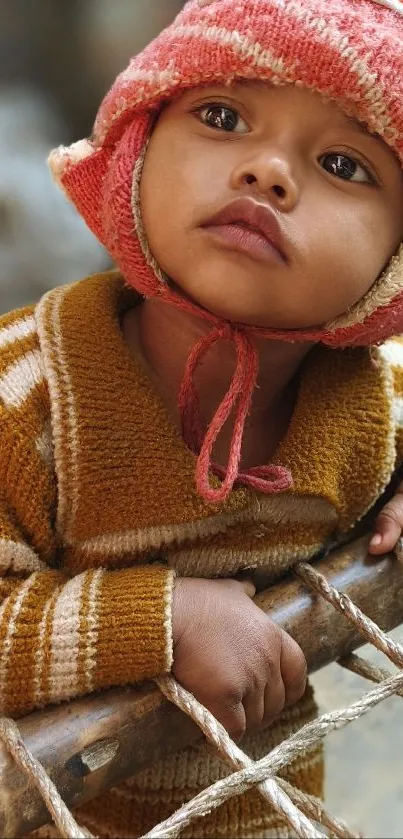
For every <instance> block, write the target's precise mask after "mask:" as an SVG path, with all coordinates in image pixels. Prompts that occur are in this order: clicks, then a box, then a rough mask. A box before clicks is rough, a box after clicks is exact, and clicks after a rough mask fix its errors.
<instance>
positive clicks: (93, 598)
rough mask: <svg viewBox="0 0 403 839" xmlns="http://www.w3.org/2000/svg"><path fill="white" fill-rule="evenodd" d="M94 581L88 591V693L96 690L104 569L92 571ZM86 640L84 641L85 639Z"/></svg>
mask: <svg viewBox="0 0 403 839" xmlns="http://www.w3.org/2000/svg"><path fill="white" fill-rule="evenodd" d="M91 573H92V580H91V583H90V586H89V591H88V601H89V603H88V614H87V626H88V636H87V638H86V639H85V641H86V648H85V677H86V689H87V691H88V692H90V691H91V690H94V687H95V685H94V679H93V677H94V670H95V667H96V663H97V640H98V612H97V603H98V593H99V590H100V587H101V583H102V580H103V577H104V574H105V571H104V569H103V568H99V569H98V570H97V571H92V572H91ZM83 640H84V639H83Z"/></svg>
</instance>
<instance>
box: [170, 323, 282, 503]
mask: <svg viewBox="0 0 403 839" xmlns="http://www.w3.org/2000/svg"><path fill="white" fill-rule="evenodd" d="M221 340H226V341H230V342H231V343H232V344H233V346H234V348H235V351H236V366H235V371H234V374H233V377H232V380H231V383H230V386H229V388H228V391H227V393H226V394H225V396H224V398H223V400H222V401H221V403H220V405H219V407H218V409H217V411H216V413H215V415H214V417H213V419H212V421H211V423H210V425H209V427H208V429H207V432H206V433H205V431H204V429H203V427H202V421H201V416H200V406H199V398H198V394H197V390H196V386H195V382H194V375H195V371H196V368H197V367H198V365H199V364H200V362H201V361H202V359H203V357H204V356H205V355H206V353H207V352H208V351H209V350H210V349H211V348H212V347H213V346H214V344H216V343H217V342H218V341H221ZM258 369H259V360H258V353H257V350H256V349H255V347H254V346H253V344H252V342H251V340H250V339H249V337H248V335H247V334H246V333H245V332H243V331H242V330H241V329H237V328H235V327H232V326H231V325H230V324H224V325H222V326H221V325H220V326H216V327H215V328H214V329H212V331H211V332H210V333H209V334H208V335H206V336H204V337H203V338H201V339H200V340H199V341H198V342H197V343H196V344H195V346H194V347H193V349H192V351H191V353H190V355H189V358H188V360H187V364H186V369H185V373H184V377H183V381H182V384H181V388H180V392H179V400H178V402H179V410H180V415H181V421H182V434H183V437H184V440H185V442H186V444H187V445H188V446H189V448H190V449H191V450H192V451H193V452H195V453H197V454H198V459H197V465H196V484H197V489H198V491H199V493H200V494H201V495H202V497H203V498H204V499H206V501H213V502H219V501H225V499H226V498H227V497H228V495H229V493H230V492H231V490H232V488H233V486H234V484H235V483H236V482H238V483H242V484H244V485H245V486H249V487H252V488H253V489H256V490H258V491H260V492H264V493H266V494H269V493H275V492H282V491H284V490H286V489H289V488H290V487H291V486H292V476H291V473H290V471H289V470H288V469H286V468H285V467H283V466H274V465H268V466H253V467H251V468H249V469H247V470H245V471H240V470H239V463H240V458H241V446H242V438H243V432H244V428H245V422H246V417H247V415H248V413H249V410H250V406H251V402H252V394H253V391H254V389H255V386H256V381H257V375H258ZM233 410H235V420H234V431H233V434H232V439H231V445H230V452H229V459H228V465H227V467H226V469H224V468H223V467H222V466H219V465H218V464H216V463H214V462H213V460H212V454H213V447H214V444H215V442H216V440H217V438H218V436H219V434H220V432H221V430H222V428H223V427H224V424H225V423H226V422H227V420H228V418H229V417H230V415H231V413H232V411H233ZM210 469H213V471H214V472H215V473H216V474H217V475H219V476H220V477H221V478H223V480H222V483H221V485H220V486H219V487H216V486H211V484H210V476H209V472H210Z"/></svg>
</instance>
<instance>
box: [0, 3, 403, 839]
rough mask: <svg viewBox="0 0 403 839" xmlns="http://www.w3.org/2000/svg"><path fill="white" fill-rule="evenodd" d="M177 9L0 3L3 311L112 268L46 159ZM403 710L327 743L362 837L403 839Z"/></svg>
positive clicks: (332, 699)
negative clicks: (49, 290) (60, 286)
mask: <svg viewBox="0 0 403 839" xmlns="http://www.w3.org/2000/svg"><path fill="white" fill-rule="evenodd" d="M182 5H183V3H182V0H0V313H1V312H5V311H9V310H10V309H12V308H15V307H17V306H22V305H25V304H27V303H30V302H33V301H35V300H37V299H38V298H39V297H40V295H41V294H43V293H44V292H45V291H46V290H47V289H49V288H51V287H52V286H54V285H60V284H62V283H67V282H70V281H73V280H76V279H80V278H81V277H83V276H85V275H86V274H87V273H90V272H92V271H97V270H102V269H103V268H106V267H107V266H108V265H109V261H108V257H107V255H106V254H105V252H104V251H103V249H102V248H101V246H100V245H99V244H98V243H97V241H96V240H95V238H94V237H93V236H92V234H91V233H90V232H89V231H88V230H87V228H86V227H85V225H84V223H83V222H82V221H81V220H80V219H79V218H78V216H77V215H76V213H75V212H74V210H73V209H72V207H71V206H70V205H69V204H68V203H67V201H66V200H65V198H64V197H63V195H62V193H61V192H59V190H58V189H57V188H56V186H54V184H53V182H52V180H51V177H50V174H49V173H48V169H47V165H46V157H47V155H48V152H49V150H50V149H51V148H52V147H53V146H55V145H58V144H60V143H63V144H68V143H69V142H72V141H74V140H77V139H80V138H82V137H85V136H88V135H89V134H90V132H91V129H92V123H93V120H94V116H95V113H96V110H97V106H98V104H99V102H100V100H101V98H102V96H103V95H104V93H105V92H106V91H107V89H108V88H109V86H110V85H111V83H112V81H113V79H114V78H115V76H116V74H117V73H118V72H119V71H120V70H121V69H123V68H124V67H125V65H126V63H127V62H128V59H129V58H130V56H131V55H133V54H134V53H136V52H137V51H139V50H140V49H141V48H142V47H143V46H144V45H145V44H146V43H147V42H148V41H149V40H150V39H151V38H152V37H153V36H154V35H156V34H157V33H158V32H159V31H160V30H161V29H162V28H163V27H164V26H166V25H167V24H168V23H169V22H170V21H171V20H172V19H173V17H174V16H175V14H176V13H177V12H178V11H179V9H180V8H181V6H182ZM394 637H395V638H400V640H402V638H403V635H402V631H401V630H400V633H394ZM365 652H366V653H368V649H365ZM370 655H371V656H372V658H373V659H374V660H377V661H378V659H377V656H376V654H374V653H373V652H372V651H370ZM378 658H379V657H378ZM313 681H314V684H315V687H316V689H317V698H318V701H319V705H320V709H321V710H322V711H329V710H332V709H334V708H340V707H342V706H343V705H347V704H349V703H350V702H352V701H354V700H355V699H356V698H358V696H360V695H361V694H362V693H363V692H364V691H365V690H366V689H367V687H368V685H367V683H364V682H363V681H361V680H360V679H359V678H358V677H356V676H353V675H351V674H348V673H346V672H345V671H342V670H341V668H338V667H337V665H331V666H330V667H328V668H325V669H324V670H322V671H321V672H320V673H318V674H316V675H315V676H314V678H313ZM402 710H403V705H402V700H401V698H400V697H399V698H393V699H390V700H388V701H387V702H385V703H383V704H382V705H381V706H379V707H378V708H377V709H376V710H375V711H373V712H372V713H371V714H369V715H368V716H367V717H365V718H363V719H361V720H359V722H356V723H354V724H353V725H351V726H349V727H348V728H346V729H344V730H343V731H342V732H338V733H335V734H333V735H332V736H331V737H330V738H328V739H327V741H326V765H327V773H326V779H327V780H326V804H327V807H328V809H329V810H330V811H331V812H332V813H334V814H335V815H337V814H338V815H339V816H340V817H342V818H345V819H346V820H347V822H348V823H349V824H350V825H351V826H352V827H353V828H358V827H359V828H361V829H362V830H363V831H364V835H365V836H366V837H381V836H391V837H403V772H402V762H401V759H402V754H403V725H402Z"/></svg>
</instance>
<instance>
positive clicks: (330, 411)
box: [37, 272, 395, 552]
mask: <svg viewBox="0 0 403 839" xmlns="http://www.w3.org/2000/svg"><path fill="white" fill-rule="evenodd" d="M139 299H140V298H139V296H138V295H137V294H136V293H135V292H133V291H132V290H129V289H127V288H126V287H125V285H124V282H123V280H122V278H121V277H120V275H119V274H117V273H116V272H111V273H108V274H102V275H96V276H93V277H90V278H88V279H86V280H83V281H81V282H79V283H76V284H74V285H72V286H67V287H62V288H59V289H56V290H54V291H52V292H50V293H49V294H47V295H46V296H45V298H43V300H42V301H41V303H40V304H39V306H38V309H37V319H38V326H39V333H40V340H41V346H42V351H43V356H44V363H45V369H46V373H47V378H48V382H49V389H50V396H51V404H52V422H53V432H54V441H55V457H56V470H57V479H58V488H59V505H58V517H57V524H58V530H59V533H60V535H61V537H62V538H63V540H64V541H65V542H66V543H68V544H71V545H81V546H83V545H88V546H92V547H94V546H96V545H98V546H100V547H101V545H103V546H104V547H105V545H106V544H107V541H108V539H109V540H110V541H111V544H112V543H113V545H114V550H119V551H122V552H127V551H130V550H133V551H139V552H141V551H145V552H147V551H150V550H152V549H153V548H155V549H157V548H158V547H159V546H160V545H161V544H164V543H165V544H169V543H172V542H175V541H176V542H183V541H187V540H193V539H195V538H197V537H203V536H211V535H214V533H219V532H223V531H224V530H225V529H226V528H228V527H230V526H231V525H233V524H237V523H239V522H241V521H245V522H247V521H259V520H265V519H270V515H271V510H272V509H274V507H276V508H278V507H279V505H280V506H284V508H285V510H286V509H287V505H291V506H292V507H293V508H295V504H296V503H299V501H301V503H303V504H304V505H305V509H306V510H307V514H308V515H309V505H310V504H311V505H312V504H315V502H320V503H321V504H322V505H323V504H324V505H325V506H327V508H328V513H329V519H331V520H332V521H334V522H335V523H336V525H337V527H338V528H340V529H347V528H348V527H350V525H351V524H352V523H353V522H354V521H355V520H357V518H360V517H361V516H362V515H364V513H365V512H366V511H367V510H368V509H369V508H370V507H371V506H372V504H373V503H374V501H375V500H376V498H377V497H379V495H380V494H381V492H382V491H383V489H384V488H385V487H386V485H387V484H388V482H389V480H390V477H391V475H392V472H393V468H394V462H395V443H394V422H393V386H392V377H391V371H390V368H389V367H388V365H387V363H386V362H385V361H384V360H383V359H382V357H381V356H380V354H379V353H378V352H377V351H376V350H375V351H374V350H373V349H372V350H369V349H367V348H354V349H347V350H332V349H326V348H324V347H322V346H320V345H318V346H317V347H315V348H314V349H313V350H312V351H311V353H310V354H309V356H308V357H307V359H306V361H305V363H304V367H303V371H302V374H301V380H300V387H299V393H298V397H297V403H296V407H295V410H294V414H293V417H292V420H291V423H290V426H289V429H288V431H287V434H286V436H285V438H284V440H283V441H282V443H281V444H280V446H279V448H278V451H277V453H276V457H275V462H276V463H278V464H281V465H284V466H286V467H288V468H289V469H290V470H291V472H292V474H293V478H294V487H293V489H292V490H291V491H289V492H287V493H285V494H283V495H281V496H277V497H272V496H262V495H261V494H257V493H256V492H254V491H252V490H249V489H246V488H244V487H239V488H237V489H235V490H234V491H233V492H232V493H231V495H230V497H229V498H228V500H227V501H225V502H223V503H221V504H208V503H206V502H204V501H203V499H201V498H200V497H199V496H198V495H197V492H196V487H195V480H194V472H195V463H196V458H195V456H194V455H193V453H192V452H191V451H190V450H189V449H188V448H187V446H186V445H185V443H184V441H183V440H182V438H181V437H180V435H179V434H178V432H177V431H176V429H175V428H174V427H173V424H172V423H171V421H170V419H169V417H168V415H167V412H166V409H165V407H164V405H163V404H162V401H161V399H160V398H159V396H158V394H157V393H156V392H155V390H154V388H153V386H152V384H151V383H150V381H149V379H148V378H147V375H146V373H145V372H144V370H143V368H142V366H141V365H140V364H139V363H136V361H135V360H133V358H132V356H131V354H130V352H129V349H128V347H127V346H126V344H125V342H124V339H123V335H122V332H121V328H120V318H121V315H122V313H123V312H124V310H125V309H127V308H129V307H130V306H132V305H134V304H135V303H136V301H139Z"/></svg>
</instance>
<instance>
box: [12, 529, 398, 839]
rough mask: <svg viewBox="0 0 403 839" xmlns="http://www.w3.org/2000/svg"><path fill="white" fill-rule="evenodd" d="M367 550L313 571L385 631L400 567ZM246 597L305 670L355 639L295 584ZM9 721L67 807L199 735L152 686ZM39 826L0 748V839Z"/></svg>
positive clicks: (39, 809)
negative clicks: (278, 629) (298, 652)
mask: <svg viewBox="0 0 403 839" xmlns="http://www.w3.org/2000/svg"><path fill="white" fill-rule="evenodd" d="M367 544H368V539H367V538H366V537H364V538H361V539H358V540H357V541H355V542H354V543H352V544H350V545H348V546H345V547H344V548H342V549H339V550H337V551H335V552H333V553H332V554H331V555H330V556H328V557H327V558H325V559H323V560H321V561H320V562H318V563H316V567H317V569H318V570H319V571H321V572H322V573H323V574H325V576H326V577H327V578H328V579H329V581H330V582H331V583H332V584H333V585H334V586H336V588H338V589H339V590H340V591H344V592H345V593H347V594H348V595H349V596H350V597H351V598H352V600H354V602H355V603H356V604H357V605H358V606H359V607H360V608H361V609H362V610H363V611H364V612H366V614H368V615H369V616H370V617H371V618H372V619H373V620H374V621H376V623H378V625H379V626H381V627H382V628H383V629H385V630H386V631H389V630H391V629H393V628H394V627H395V626H397V625H399V624H400V623H402V622H403V565H402V564H400V563H399V562H398V561H397V560H396V558H395V556H394V555H393V554H388V555H387V556H385V557H382V558H381V559H374V558H372V557H370V556H369V555H368V554H367ZM255 600H256V603H258V605H259V606H260V607H261V608H262V609H263V610H264V611H265V612H266V613H267V614H269V615H270V617H271V618H272V619H273V620H275V621H276V622H277V623H278V624H279V625H281V626H282V627H283V628H284V629H285V630H286V631H287V632H289V633H290V634H291V635H292V636H293V637H294V638H295V639H296V641H297V642H298V643H299V644H300V646H301V648H302V649H303V651H304V653H305V656H306V659H307V662H308V669H309V671H310V672H312V671H314V670H317V669H319V668H320V667H323V666H324V665H325V664H328V663H330V662H331V661H335V660H336V659H338V658H340V657H342V656H344V655H346V654H347V653H349V652H351V651H352V650H354V649H355V648H357V647H358V646H360V645H361V644H362V643H363V640H362V637H361V636H360V635H359V634H358V633H357V632H356V631H355V629H354V627H352V626H351V625H350V624H349V623H348V622H347V620H346V619H345V618H344V616H343V615H340V614H339V613H338V612H336V610H335V609H334V608H333V607H332V606H331V605H329V604H327V603H326V602H325V601H324V600H323V599H322V598H320V597H319V596H318V595H315V594H311V593H310V591H309V590H308V589H307V588H306V586H305V585H304V584H303V583H302V582H301V581H299V580H298V579H296V578H293V577H289V578H287V579H284V580H282V581H281V582H280V583H277V584H276V585H274V586H272V587H271V588H268V589H266V590H264V591H262V593H261V594H258V595H257V596H256V598H255ZM18 724H19V727H20V730H21V733H22V735H23V738H24V740H25V742H26V744H27V746H28V748H29V749H30V750H31V751H32V753H33V754H34V756H35V757H36V758H37V759H38V760H40V761H41V763H42V764H43V765H44V767H45V769H46V771H47V772H48V774H49V775H50V777H51V778H52V780H53V781H54V782H55V784H56V786H57V787H58V789H59V791H60V793H61V795H62V797H63V799H64V800H65V802H66V804H67V805H68V806H69V807H70V809H73V808H74V807H76V806H78V805H79V804H83V803H85V802H86V801H89V800H90V799H92V798H94V797H96V796H98V795H99V794H100V793H102V792H103V791H105V790H107V789H109V788H110V787H112V786H114V785H116V784H118V783H119V782H120V781H123V780H124V779H125V778H128V777H130V776H131V775H133V774H134V773H135V772H137V771H138V770H139V769H142V768H144V767H145V766H147V765H148V764H150V763H152V762H153V761H155V760H157V759H158V758H160V757H162V756H163V755H167V754H170V753H173V752H175V751H178V750H179V749H181V748H183V747H185V746H187V745H190V744H191V743H193V742H195V741H196V740H198V739H199V737H200V732H199V729H198V728H197V727H196V726H195V725H194V724H193V723H192V722H191V721H190V720H189V718H188V717H187V716H185V715H184V714H182V713H181V712H180V711H179V710H178V709H177V708H175V707H174V706H172V705H171V704H169V703H168V702H167V701H166V700H165V699H163V698H162V696H161V695H160V693H159V691H158V689H157V688H156V687H155V686H154V685H153V684H143V685H141V686H139V687H136V688H126V689H113V690H109V691H106V692H104V693H99V694H95V695H94V694H92V695H91V696H89V697H86V698H83V699H77V700H74V701H72V702H70V703H64V704H63V705H61V706H53V707H51V708H47V709H46V710H44V711H36V712H34V713H32V714H30V715H29V716H27V717H25V718H23V719H21V720H19V721H18ZM48 821H49V815H48V812H47V810H46V808H45V806H44V805H43V803H42V800H41V798H40V796H39V794H38V793H37V791H36V789H33V788H31V787H30V786H29V783H28V781H27V779H26V777H25V775H24V774H23V773H21V772H20V770H19V769H17V768H16V766H15V764H14V763H13V760H12V759H11V758H10V757H9V755H8V753H7V751H6V749H5V748H4V747H3V746H2V745H0V836H2V837H18V836H22V835H24V834H25V833H27V832H29V831H31V830H33V829H34V828H36V827H39V826H40V825H42V824H44V823H46V822H48Z"/></svg>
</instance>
